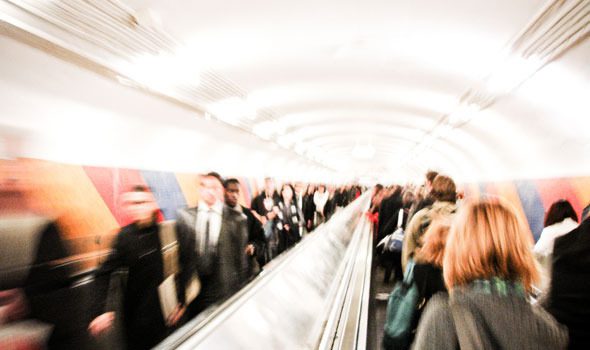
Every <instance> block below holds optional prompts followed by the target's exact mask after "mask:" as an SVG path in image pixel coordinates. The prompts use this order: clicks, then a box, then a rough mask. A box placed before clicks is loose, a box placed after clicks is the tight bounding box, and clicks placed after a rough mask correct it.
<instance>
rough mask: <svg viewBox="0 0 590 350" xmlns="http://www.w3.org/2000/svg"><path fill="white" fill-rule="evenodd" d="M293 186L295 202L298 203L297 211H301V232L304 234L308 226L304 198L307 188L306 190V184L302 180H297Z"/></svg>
mask: <svg viewBox="0 0 590 350" xmlns="http://www.w3.org/2000/svg"><path fill="white" fill-rule="evenodd" d="M293 188H294V189H295V196H294V197H295V202H296V203H297V211H298V212H299V232H301V235H302V236H303V235H304V234H305V231H306V227H305V217H304V210H303V207H304V200H305V190H304V186H303V184H302V183H301V182H296V183H295V186H293Z"/></svg>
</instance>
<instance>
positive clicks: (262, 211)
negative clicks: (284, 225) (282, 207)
mask: <svg viewBox="0 0 590 350" xmlns="http://www.w3.org/2000/svg"><path fill="white" fill-rule="evenodd" d="M279 201H280V197H279V194H278V193H277V191H276V189H275V182H274V180H273V179H272V178H270V177H267V178H265V179H264V190H263V191H262V192H260V194H259V195H258V196H256V197H254V198H253V199H252V203H251V205H250V209H252V211H253V213H255V214H256V216H257V217H258V219H259V220H260V221H261V222H262V227H263V229H264V235H265V236H266V241H267V252H266V255H267V257H266V260H267V261H270V260H272V259H273V258H274V257H275V256H276V249H277V245H278V240H277V239H276V237H273V234H274V231H275V229H274V226H275V222H274V221H275V218H276V216H277V206H278V204H279Z"/></svg>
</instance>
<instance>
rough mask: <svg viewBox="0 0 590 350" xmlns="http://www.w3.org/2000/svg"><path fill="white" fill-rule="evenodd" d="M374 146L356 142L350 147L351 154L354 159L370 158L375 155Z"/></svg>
mask: <svg viewBox="0 0 590 350" xmlns="http://www.w3.org/2000/svg"><path fill="white" fill-rule="evenodd" d="M375 153H376V151H375V147H373V145H371V144H366V145H361V144H358V143H357V144H356V145H355V146H354V148H353V149H352V156H353V158H356V159H372V158H373V157H375Z"/></svg>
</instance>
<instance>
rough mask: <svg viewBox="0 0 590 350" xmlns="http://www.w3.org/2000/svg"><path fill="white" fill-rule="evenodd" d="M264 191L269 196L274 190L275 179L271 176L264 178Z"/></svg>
mask: <svg viewBox="0 0 590 350" xmlns="http://www.w3.org/2000/svg"><path fill="white" fill-rule="evenodd" d="M264 192H265V193H266V194H267V195H269V196H270V195H272V194H273V193H274V192H275V180H273V178H272V177H267V178H265V179H264Z"/></svg>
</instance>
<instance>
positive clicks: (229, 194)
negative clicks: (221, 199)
mask: <svg viewBox="0 0 590 350" xmlns="http://www.w3.org/2000/svg"><path fill="white" fill-rule="evenodd" d="M223 187H224V188H225V203H226V204H227V206H228V207H230V208H232V209H234V210H235V211H237V212H238V213H242V214H244V215H246V218H247V223H248V245H247V246H246V250H245V252H244V253H245V254H246V256H247V257H248V271H249V272H248V275H249V276H250V277H253V276H255V275H256V274H257V273H258V272H259V271H260V269H261V268H262V267H263V266H264V264H265V263H266V258H265V257H266V254H265V250H266V237H265V236H264V230H263V228H262V223H261V222H260V220H258V218H257V217H255V216H254V214H252V211H251V210H250V209H248V208H246V207H244V206H243V205H241V204H240V203H238V198H239V196H240V182H239V181H238V179H235V178H231V179H227V180H225V182H224V183H223Z"/></svg>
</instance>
